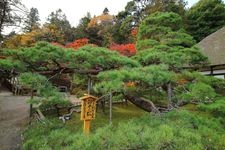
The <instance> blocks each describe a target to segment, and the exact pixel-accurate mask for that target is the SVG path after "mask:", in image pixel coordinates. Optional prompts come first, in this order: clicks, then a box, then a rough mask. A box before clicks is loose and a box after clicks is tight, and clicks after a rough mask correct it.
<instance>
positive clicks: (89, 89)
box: [88, 77, 91, 95]
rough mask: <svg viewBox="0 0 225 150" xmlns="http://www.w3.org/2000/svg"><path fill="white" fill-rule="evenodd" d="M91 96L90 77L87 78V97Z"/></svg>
mask: <svg viewBox="0 0 225 150" xmlns="http://www.w3.org/2000/svg"><path fill="white" fill-rule="evenodd" d="M90 94H91V77H88V95H90Z"/></svg>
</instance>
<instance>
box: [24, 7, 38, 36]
mask: <svg viewBox="0 0 225 150" xmlns="http://www.w3.org/2000/svg"><path fill="white" fill-rule="evenodd" d="M39 21H40V18H39V12H38V9H37V8H33V7H32V8H31V9H30V12H29V14H28V15H27V17H26V20H25V22H24V26H25V27H24V28H23V30H24V31H25V32H31V31H32V30H33V29H37V28H39V27H40V23H39Z"/></svg>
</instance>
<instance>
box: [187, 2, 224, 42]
mask: <svg viewBox="0 0 225 150" xmlns="http://www.w3.org/2000/svg"><path fill="white" fill-rule="evenodd" d="M187 21H188V22H187V23H188V24H187V30H188V32H189V33H190V34H191V35H192V36H193V37H194V39H195V40H197V41H198V42H199V41H201V40H202V39H203V38H204V37H206V36H207V35H209V34H211V33H213V32H215V31H217V30H218V29H220V28H222V27H223V26H224V25H225V4H224V2H223V1H222V0H200V1H199V2H198V3H197V4H195V5H194V6H192V7H191V8H190V10H188V12H187Z"/></svg>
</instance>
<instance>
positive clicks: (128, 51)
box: [109, 43, 137, 57]
mask: <svg viewBox="0 0 225 150" xmlns="http://www.w3.org/2000/svg"><path fill="white" fill-rule="evenodd" d="M109 49H110V50H115V51H118V52H119V53H120V54H122V55H125V56H128V57H130V56H133V55H135V54H136V52H137V50H136V48H135V44H133V43H131V44H112V45H111V46H110V47H109Z"/></svg>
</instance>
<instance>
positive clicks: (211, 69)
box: [210, 66, 213, 76]
mask: <svg viewBox="0 0 225 150" xmlns="http://www.w3.org/2000/svg"><path fill="white" fill-rule="evenodd" d="M210 75H211V76H213V66H210Z"/></svg>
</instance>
